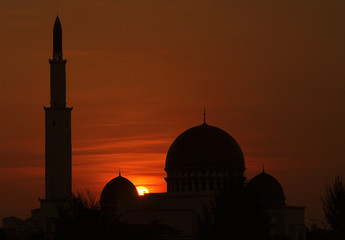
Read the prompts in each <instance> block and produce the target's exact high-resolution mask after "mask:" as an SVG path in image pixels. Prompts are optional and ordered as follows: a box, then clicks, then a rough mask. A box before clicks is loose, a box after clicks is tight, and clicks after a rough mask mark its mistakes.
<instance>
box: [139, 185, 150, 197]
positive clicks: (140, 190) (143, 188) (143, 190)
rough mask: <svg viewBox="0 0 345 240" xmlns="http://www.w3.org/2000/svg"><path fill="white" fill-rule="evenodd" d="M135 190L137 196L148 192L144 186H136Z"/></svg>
mask: <svg viewBox="0 0 345 240" xmlns="http://www.w3.org/2000/svg"><path fill="white" fill-rule="evenodd" d="M137 190H138V193H139V196H144V195H145V194H147V193H150V192H149V190H148V189H147V188H146V187H144V186H138V187H137Z"/></svg>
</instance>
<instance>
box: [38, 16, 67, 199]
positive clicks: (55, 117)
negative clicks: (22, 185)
mask: <svg viewBox="0 0 345 240" xmlns="http://www.w3.org/2000/svg"><path fill="white" fill-rule="evenodd" d="M49 64H50V107H45V108H44V109H45V113H46V144H45V197H46V199H45V200H46V201H61V200H66V199H68V198H69V197H70V196H71V193H72V166H71V164H72V161H71V160H72V151H71V149H72V145H71V111H72V108H68V107H66V69H65V68H66V60H65V59H63V58H62V29H61V23H60V19H59V17H58V16H57V17H56V20H55V24H54V30H53V58H52V59H49Z"/></svg>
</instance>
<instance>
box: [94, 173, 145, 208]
mask: <svg viewBox="0 0 345 240" xmlns="http://www.w3.org/2000/svg"><path fill="white" fill-rule="evenodd" d="M135 196H138V191H137V189H136V187H135V186H134V184H133V183H132V182H131V181H129V180H128V179H127V178H124V177H122V176H121V175H119V176H118V177H116V178H113V179H112V180H111V181H109V182H108V183H107V184H106V185H105V187H104V188H103V190H102V193H101V199H100V204H101V205H102V206H113V205H114V204H116V198H117V197H135Z"/></svg>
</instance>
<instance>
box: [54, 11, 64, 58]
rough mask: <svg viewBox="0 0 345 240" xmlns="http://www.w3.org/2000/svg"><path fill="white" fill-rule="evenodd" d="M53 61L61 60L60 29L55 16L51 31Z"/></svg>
mask: <svg viewBox="0 0 345 240" xmlns="http://www.w3.org/2000/svg"><path fill="white" fill-rule="evenodd" d="M53 59H54V60H61V59H62V28H61V22H60V19H59V16H56V19H55V23H54V29H53Z"/></svg>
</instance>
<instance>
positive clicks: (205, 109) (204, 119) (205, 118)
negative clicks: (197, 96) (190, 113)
mask: <svg viewBox="0 0 345 240" xmlns="http://www.w3.org/2000/svg"><path fill="white" fill-rule="evenodd" d="M204 124H206V107H204Z"/></svg>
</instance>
